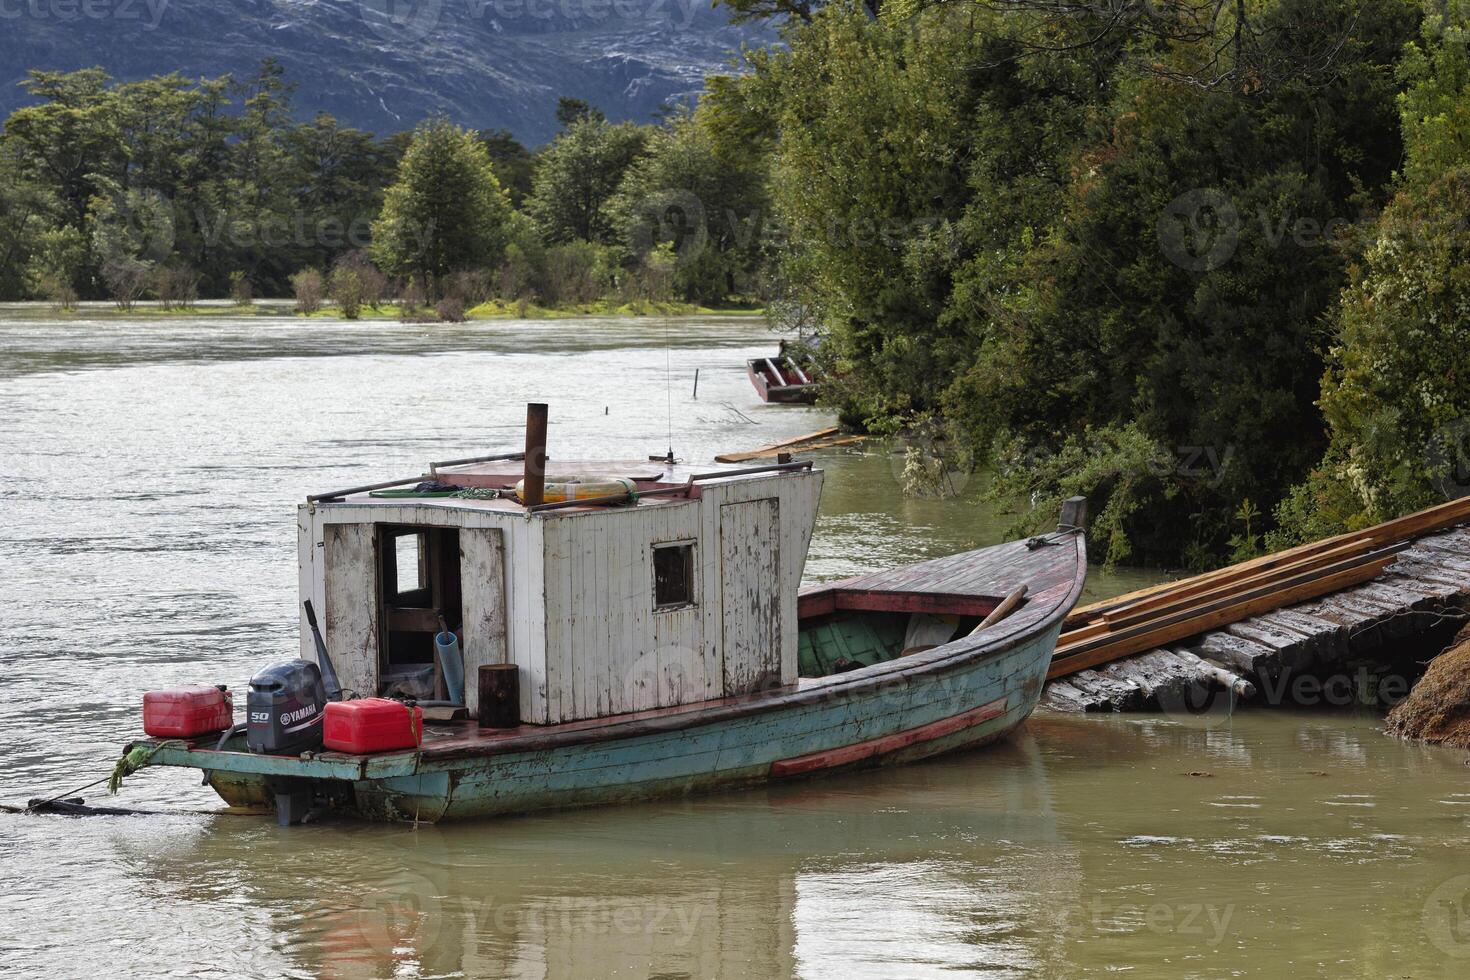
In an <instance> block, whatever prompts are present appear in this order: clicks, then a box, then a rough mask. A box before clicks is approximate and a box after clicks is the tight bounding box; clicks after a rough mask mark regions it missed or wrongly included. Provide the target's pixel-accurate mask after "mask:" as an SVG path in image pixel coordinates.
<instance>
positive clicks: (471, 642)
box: [459, 527, 507, 715]
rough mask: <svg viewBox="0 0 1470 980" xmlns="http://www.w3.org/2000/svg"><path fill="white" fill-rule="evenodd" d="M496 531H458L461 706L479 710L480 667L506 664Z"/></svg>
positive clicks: (498, 535)
mask: <svg viewBox="0 0 1470 980" xmlns="http://www.w3.org/2000/svg"><path fill="white" fill-rule="evenodd" d="M502 537H503V534H502V532H501V530H500V529H499V528H492V527H468V528H461V529H460V532H459V576H460V588H461V590H462V593H463V596H464V628H463V630H462V633H463V641H462V649H463V653H464V676H465V692H464V695H465V707H467V708H468V709H469V711H470V714H472V715H478V714H479V710H480V684H479V676H480V668H481V667H482V666H484V665H486V664H503V663H506V662H507V661H506V619H505V617H506V607H505V606H506V591H505V546H504V544H503V543H502Z"/></svg>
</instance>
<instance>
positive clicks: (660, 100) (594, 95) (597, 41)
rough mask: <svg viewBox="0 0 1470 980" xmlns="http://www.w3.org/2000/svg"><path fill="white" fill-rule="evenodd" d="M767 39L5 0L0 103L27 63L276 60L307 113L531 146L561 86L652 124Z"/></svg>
mask: <svg viewBox="0 0 1470 980" xmlns="http://www.w3.org/2000/svg"><path fill="white" fill-rule="evenodd" d="M771 37H772V35H771V34H770V33H769V32H768V31H767V30H765V29H763V28H761V27H757V26H751V25H748V24H747V25H731V24H729V23H728V14H727V11H726V10H725V8H723V7H719V8H711V7H709V6H708V0H9V2H4V3H0V66H3V67H0V112H3V113H5V114H9V113H10V112H11V111H12V110H14V109H15V108H17V107H18V106H20V105H23V104H25V102H26V95H25V93H24V92H23V91H21V90H20V89H19V88H18V87H17V83H18V82H20V81H21V80H23V79H24V77H25V73H26V71H27V70H28V69H31V68H42V69H48V70H58V71H69V70H74V69H78V68H87V67H91V66H94V65H100V66H101V67H102V68H104V69H106V70H107V71H108V72H109V73H110V74H112V75H113V76H114V77H116V78H118V79H120V80H133V79H137V78H143V77H147V76H150V75H157V74H166V73H168V72H172V71H178V72H180V73H182V74H184V75H186V76H189V77H195V76H216V75H221V74H224V73H226V72H232V73H235V74H236V75H237V76H241V77H244V76H247V75H249V74H250V73H251V72H253V71H254V69H255V68H256V67H257V66H258V65H259V63H260V61H261V59H262V58H265V57H274V58H276V59H277V60H278V61H280V62H281V64H282V65H283V66H284V67H285V69H286V76H287V79H288V80H289V81H291V82H293V83H295V84H296V86H297V92H298V95H297V99H296V102H297V107H298V110H299V111H301V112H302V113H304V114H308V115H309V114H313V113H315V112H317V111H325V112H330V113H332V114H333V115H334V116H336V117H337V118H338V119H340V120H342V121H343V122H344V123H347V124H349V125H352V126H357V127H359V128H362V129H369V130H372V131H374V132H378V133H390V132H396V131H398V130H402V129H407V128H409V127H411V126H413V125H414V124H416V123H417V122H418V121H419V120H421V119H423V118H424V117H425V116H428V115H430V114H432V113H443V114H445V115H447V116H449V118H451V119H453V120H454V121H456V122H458V123H460V124H462V125H467V126H474V127H476V128H501V127H503V128H506V129H509V130H511V131H512V132H514V133H515V134H516V136H517V137H518V138H519V139H521V140H522V141H523V142H526V143H528V144H532V145H536V144H540V143H543V142H545V141H546V140H548V139H550V138H551V136H552V135H553V134H554V133H555V131H556V128H557V127H556V120H555V118H554V115H553V113H554V110H555V105H556V99H557V97H558V96H561V95H569V96H574V97H577V98H581V99H586V100H587V101H589V102H591V103H592V104H594V105H596V106H597V107H598V108H600V109H602V110H603V111H604V112H605V113H606V114H607V115H608V117H609V118H611V119H615V120H618V119H634V120H639V121H646V120H648V119H650V118H652V116H653V115H654V113H656V112H657V111H658V109H659V108H660V107H661V106H663V105H664V104H666V103H668V102H669V101H671V100H680V99H684V98H687V97H689V96H691V95H693V94H694V93H696V92H698V91H699V90H700V88H701V87H702V83H703V79H704V76H705V75H707V74H710V73H714V72H720V71H724V70H728V69H729V65H730V63H731V61H732V59H733V58H734V57H735V56H736V54H737V52H738V50H739V48H740V46H741V45H742V44H744V43H765V42H767V41H769V40H770V39H771Z"/></svg>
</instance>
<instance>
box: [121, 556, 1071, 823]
mask: <svg viewBox="0 0 1470 980" xmlns="http://www.w3.org/2000/svg"><path fill="white" fill-rule="evenodd" d="M1048 551H1049V554H1048ZM1032 552H1033V549H1031V548H1029V547H1028V546H1025V545H1023V544H1022V543H1017V544H1015V545H1012V546H1002V548H999V549H987V551H986V552H981V553H975V554H977V555H986V556H988V557H992V558H993V559H994V560H995V561H997V562H998V571H997V572H996V574H997V575H998V576H1000V577H1001V578H1010V577H1011V576H1012V575H1014V574H1016V573H1019V572H1021V571H1023V570H1029V571H1035V569H1034V568H1031V567H1030V564H1028V563H1031V564H1034V563H1040V562H1043V561H1050V563H1051V564H1050V565H1049V566H1048V567H1047V568H1046V569H1044V573H1045V574H1037V575H1036V576H1035V577H1034V578H1033V577H1030V576H1023V577H1021V581H1028V580H1029V581H1032V582H1034V583H1035V584H1036V585H1037V586H1038V588H1037V589H1035V590H1034V591H1033V592H1032V593H1031V596H1032V598H1030V599H1028V601H1027V603H1026V605H1025V606H1024V607H1023V608H1022V609H1021V611H1019V612H1017V613H1015V614H1013V615H1012V616H1011V617H1009V618H1007V619H1005V620H1004V621H1002V622H1001V623H1000V624H999V625H998V626H995V627H992V628H990V629H988V630H987V631H985V633H983V634H977V635H976V636H973V637H966V638H963V639H960V640H956V641H953V642H951V643H948V644H945V645H943V646H940V647H936V648H934V649H932V650H929V651H926V652H923V653H918V654H914V655H911V656H906V657H901V658H898V659H896V660H890V661H887V662H885V663H882V664H878V665H875V666H872V667H867V668H864V669H862V670H858V671H853V672H851V673H847V674H840V675H837V676H833V677H825V678H819V679H816V680H810V681H802V682H801V683H800V684H797V685H791V686H788V687H783V688H779V689H776V690H774V691H771V692H766V693H761V694H754V695H749V696H746V697H743V698H736V699H723V700H720V701H715V702H707V703H704V704H697V705H688V706H685V707H683V708H679V709H664V710H662V711H656V712H647V713H643V714H639V715H629V716H622V717H620V718H612V719H605V720H602V721H598V722H593V723H574V724H570V725H560V726H547V727H545V728H536V727H535V726H525V727H523V728H521V729H516V730H514V731H513V732H512V733H508V734H504V735H499V734H495V733H492V734H489V735H486V734H476V733H477V732H478V730H477V729H475V728H474V727H473V725H470V726H468V727H466V728H464V729H462V730H461V734H459V735H458V736H457V737H449V738H444V739H442V740H438V741H426V742H425V745H424V746H423V747H422V748H421V749H420V750H419V751H417V752H397V753H390V754H381V755H372V756H352V755H343V754H338V753H321V754H318V755H315V756H312V757H302V758H296V757H284V756H268V755H255V754H251V753H249V752H245V751H240V749H241V748H243V746H239V745H238V744H230V745H227V746H226V749H225V750H224V751H217V750H215V748H214V746H210V745H205V744H202V743H201V744H200V745H198V746H189V745H182V744H178V743H175V744H166V745H162V746H160V747H159V748H158V751H157V752H156V754H155V755H154V756H153V757H152V759H151V760H150V761H149V763H148V764H149V765H165V766H181V767H188V768H193V769H204V770H207V771H208V772H209V773H210V781H211V784H212V785H213V786H214V787H215V789H216V790H217V791H218V792H219V794H220V795H221V796H222V797H223V798H224V799H225V800H226V802H228V803H230V804H232V805H239V806H267V807H269V806H272V805H273V803H274V800H275V794H276V793H278V792H281V791H282V788H283V787H288V788H289V787H294V788H296V789H300V788H301V787H303V786H307V785H309V786H310V787H311V788H312V792H313V795H314V797H315V799H316V801H317V803H318V805H319V806H320V807H321V808H323V809H326V810H338V811H342V812H345V813H349V814H351V815H353V816H357V817H362V818H367V819H372V820H386V821H429V822H437V821H441V820H468V819H476V818H484V817H492V816H497V815H502V814H512V813H525V812H530V811H535V810H544V809H551V808H559V807H574V806H590V805H597V804H608V803H619V802H627V801H634V800H644V799H652V798H658V797H669V796H682V795H686V794H692V793H701V792H710V791H715V790H721V789H731V788H738V787H744V786H752V785H756V784H760V783H764V782H767V781H772V780H778V779H787V778H798V777H800V776H807V775H813V774H819V773H830V772H837V771H845V770H850V769H854V768H860V767H868V766H878V765H889V764H897V763H904V762H910V761H913V760H916V759H922V758H925V757H929V756H933V755H937V754H939V753H943V752H950V751H955V750H958V749H965V748H972V747H975V746H979V745H983V744H985V743H987V742H992V741H995V740H996V739H999V738H1002V737H1003V736H1005V735H1006V734H1007V733H1008V732H1010V731H1012V730H1013V729H1015V728H1016V727H1017V726H1018V725H1020V724H1021V723H1022V722H1023V721H1025V720H1026V718H1027V716H1029V715H1030V714H1031V712H1032V710H1033V709H1034V708H1035V707H1036V705H1037V702H1038V701H1039V699H1040V697H1041V693H1042V688H1043V687H1044V685H1045V682H1046V672H1047V668H1048V667H1049V665H1050V663H1051V658H1052V654H1053V652H1054V649H1055V646H1056V641H1057V636H1058V634H1059V633H1060V631H1061V627H1062V621H1063V618H1064V617H1065V616H1066V614H1067V613H1068V612H1069V611H1070V610H1071V608H1072V606H1073V604H1074V603H1075V602H1076V600H1077V597H1078V596H1079V595H1080V593H1081V588H1082V581H1083V577H1084V575H1085V568H1086V557H1085V554H1086V552H1085V546H1084V544H1083V542H1082V540H1081V538H1080V536H1078V537H1077V538H1076V539H1075V551H1074V550H1073V546H1072V545H1071V544H1070V543H1066V544H1063V546H1062V547H1052V548H1050V549H1042V550H1041V551H1040V552H1035V553H1032ZM995 553H999V555H998V557H996V556H995ZM968 557H969V556H954V558H953V559H941V560H938V561H939V562H945V561H949V562H952V563H953V564H954V567H955V568H958V569H966V568H969V569H971V570H973V569H974V568H975V567H976V565H975V564H973V563H971V564H966V563H965V562H964V559H966V558H968ZM929 564H935V563H929ZM914 567H915V568H922V566H914ZM941 570H942V569H941ZM853 583H859V584H861V580H850V581H849V582H848V583H843V584H844V585H847V586H852V584H853ZM991 591H992V594H993V592H994V590H991Z"/></svg>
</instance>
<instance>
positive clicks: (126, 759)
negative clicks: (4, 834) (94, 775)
mask: <svg viewBox="0 0 1470 980" xmlns="http://www.w3.org/2000/svg"><path fill="white" fill-rule="evenodd" d="M187 744H188V743H187V742H182V741H180V740H178V739H169V740H168V741H166V742H156V743H154V744H152V745H135V746H133V748H132V750H131V751H129V752H126V753H124V754H123V757H122V758H120V759H118V760H117V765H115V766H113V767H112V772H110V773H108V774H107V775H106V776H103V777H102V778H101V779H94V780H92V781H91V782H90V783H88V784H87V785H85V786H78V787H77V788H76V789H69V790H67V791H66V792H65V793H60V794H58V795H56V796H52V797H50V798H48V799H42V800H32V801H31V803H30V804H29V805H28V806H26V808H25V809H23V810H21V811H20V812H21V813H33V812H35V811H36V810H41V809H44V808H46V807H48V806H50V805H51V804H53V803H59V802H61V801H62V800H64V799H67V798H68V797H71V796H75V795H76V794H78V793H80V792H82V791H84V790H89V789H91V788H92V787H93V786H99V785H101V784H102V783H106V784H107V793H108V795H109V796H116V795H117V791H118V789H120V788H121V787H122V781H123V778H124V777H125V776H131V775H132V774H133V773H135V772H137V771H138V770H139V769H141V768H143V766H145V765H147V764H148V760H149V759H151V758H153V756H154V755H155V754H156V753H157V752H158V751H159V750H160V749H163V748H165V747H167V746H169V745H187Z"/></svg>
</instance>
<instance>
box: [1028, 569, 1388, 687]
mask: <svg viewBox="0 0 1470 980" xmlns="http://www.w3.org/2000/svg"><path fill="white" fill-rule="evenodd" d="M1391 560H1392V559H1391V558H1389V557H1384V558H1379V559H1376V560H1373V561H1369V562H1366V563H1364V564H1361V565H1358V566H1356V567H1350V568H1347V569H1344V570H1342V571H1339V572H1336V573H1334V574H1330V575H1323V576H1315V577H1312V578H1310V579H1308V580H1307V581H1303V582H1299V583H1297V584H1295V585H1293V586H1291V587H1290V588H1287V589H1285V590H1284V591H1275V590H1272V591H1269V592H1266V593H1265V594H1261V595H1257V596H1255V597H1253V598H1249V599H1245V600H1244V601H1241V602H1234V603H1230V604H1228V605H1224V606H1222V607H1221V608H1218V609H1214V610H1210V611H1205V612H1201V613H1198V614H1191V613H1183V614H1181V615H1180V616H1178V617H1176V618H1175V619H1174V620H1173V621H1169V622H1165V623H1163V624H1153V623H1149V624H1145V625H1143V626H1139V627H1135V628H1134V629H1133V630H1131V631H1125V632H1124V633H1122V634H1120V635H1118V636H1116V637H1108V638H1106V639H1105V640H1091V641H1084V643H1082V644H1078V645H1076V646H1073V647H1072V648H1071V649H1068V648H1065V647H1061V646H1059V647H1058V650H1057V655H1056V658H1055V659H1054V660H1053V662H1052V666H1051V670H1050V671H1048V673H1047V676H1048V677H1064V676H1066V675H1067V674H1070V673H1073V672H1075V671H1077V670H1081V669H1085V668H1088V667H1094V666H1096V665H1098V664H1103V663H1107V662H1108V661H1110V660H1116V659H1118V658H1119V657H1126V656H1128V655H1129V654H1133V653H1140V652H1142V651H1144V650H1147V649H1150V648H1152V647H1156V646H1161V645H1163V644H1166V643H1170V642H1173V641H1176V640H1182V639H1185V638H1186V637H1190V636H1194V635H1195V634H1198V633H1203V632H1205V631H1207V630H1212V629H1215V628H1217V627H1219V626H1223V625H1225V624H1226V623H1230V622H1234V621H1236V620H1238V619H1243V618H1245V617H1246V616H1251V615H1255V614H1256V613H1261V612H1266V611H1268V610H1271V609H1276V608H1279V607H1281V606H1284V605H1290V604H1292V603H1294V602H1300V601H1301V600H1303V599H1308V598H1314V597H1316V596H1321V595H1326V594H1327V593H1329V592H1336V591H1338V590H1339V589H1343V588H1347V587H1348V586H1350V585H1357V584H1359V583H1362V582H1366V581H1368V580H1370V579H1372V578H1373V577H1375V576H1376V575H1378V574H1379V573H1380V572H1382V571H1383V569H1384V567H1386V566H1387V564H1388V563H1389V561H1391ZM1063 639H1065V635H1064V636H1063Z"/></svg>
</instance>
